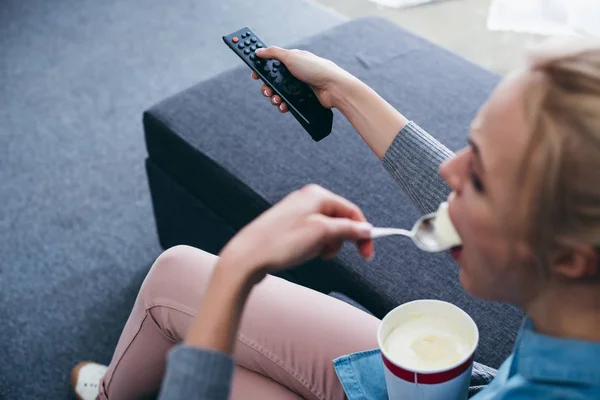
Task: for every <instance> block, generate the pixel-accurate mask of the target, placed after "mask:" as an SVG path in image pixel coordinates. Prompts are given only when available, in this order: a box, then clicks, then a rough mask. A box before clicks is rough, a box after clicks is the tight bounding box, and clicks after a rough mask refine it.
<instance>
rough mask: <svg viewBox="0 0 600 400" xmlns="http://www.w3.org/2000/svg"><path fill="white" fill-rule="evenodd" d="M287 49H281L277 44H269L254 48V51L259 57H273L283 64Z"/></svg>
mask: <svg viewBox="0 0 600 400" xmlns="http://www.w3.org/2000/svg"><path fill="white" fill-rule="evenodd" d="M287 52H288V50H285V49H282V48H281V47H277V46H270V47H267V48H266V49H265V48H262V49H256V51H255V53H256V55H257V56H259V57H261V58H275V59H277V60H279V61H282V62H283V63H284V64H285V58H286V57H287Z"/></svg>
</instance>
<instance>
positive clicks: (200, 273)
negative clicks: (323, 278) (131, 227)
mask: <svg viewBox="0 0 600 400" xmlns="http://www.w3.org/2000/svg"><path fill="white" fill-rule="evenodd" d="M216 260H217V257H216V256H214V255H211V254H208V253H206V252H203V251H202V250H198V249H195V248H192V247H187V246H177V247H173V248H171V249H169V250H167V251H165V252H164V253H163V254H162V255H161V256H160V257H159V258H158V259H157V260H156V262H155V263H154V265H153V266H152V269H151V270H150V272H149V273H148V276H147V277H146V279H145V281H144V283H143V285H142V287H141V289H140V292H139V294H138V297H137V300H136V302H135V305H134V306H133V310H132V312H131V315H130V316H129V320H128V321H127V324H126V325H125V328H124V330H123V333H122V334H121V337H120V339H119V343H118V345H117V348H116V350H115V353H114V355H113V359H112V361H111V363H110V366H109V368H108V371H107V372H106V375H105V376H104V378H103V380H102V382H101V385H100V395H99V397H98V398H99V399H111V400H118V399H137V398H144V397H147V396H149V395H152V394H155V393H156V392H157V391H158V389H159V387H160V384H161V380H162V377H163V374H164V372H165V366H166V354H167V352H168V351H169V349H170V348H171V347H172V346H173V345H175V344H176V343H178V342H181V341H182V340H183V339H184V337H185V334H186V332H187V330H188V327H189V326H190V323H191V321H192V319H193V318H194V314H195V312H196V309H197V308H198V305H199V304H200V302H201V301H202V297H203V294H204V291H205V290H206V287H207V284H208V282H209V280H210V277H211V272H212V269H213V266H214V265H215V262H216ZM378 324H379V320H378V319H377V318H375V317H373V316H371V315H369V314H367V313H365V312H362V311H360V310H358V309H356V308H354V307H352V306H350V305H348V304H346V303H344V302H342V301H339V300H337V299H334V298H332V297H329V296H326V295H324V294H322V293H318V292H316V291H313V290H310V289H307V288H304V287H302V286H299V285H295V284H293V283H290V282H288V281H285V280H283V279H280V278H276V277H273V276H268V277H267V278H266V279H265V280H264V281H263V282H261V283H260V284H259V285H257V286H256V287H255V288H254V290H253V291H252V293H251V295H250V298H249V300H248V303H247V304H246V308H245V311H244V314H243V317H242V322H241V326H240V332H239V335H238V340H237V344H236V348H235V360H236V369H235V372H234V378H233V383H232V394H231V398H232V399H266V400H268V399H280V400H286V399H299V398H306V399H344V398H345V395H344V391H343V389H342V386H341V385H340V383H339V381H338V379H337V376H336V374H335V370H334V368H333V364H332V360H333V359H334V358H336V357H338V356H342V355H345V354H348V353H353V352H357V351H362V350H367V349H372V348H376V347H377V339H376V331H377V327H378Z"/></svg>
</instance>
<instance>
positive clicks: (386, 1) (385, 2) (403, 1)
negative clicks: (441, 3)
mask: <svg viewBox="0 0 600 400" xmlns="http://www.w3.org/2000/svg"><path fill="white" fill-rule="evenodd" d="M369 1H370V2H371V3H375V4H377V5H380V6H384V7H392V8H402V7H413V6H418V5H421V4H427V3H433V2H434V1H436V0H369Z"/></svg>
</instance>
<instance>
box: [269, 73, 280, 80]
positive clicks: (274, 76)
mask: <svg viewBox="0 0 600 400" xmlns="http://www.w3.org/2000/svg"><path fill="white" fill-rule="evenodd" d="M277 76H278V74H277V72H271V73H270V74H269V77H270V78H273V79H276V78H277Z"/></svg>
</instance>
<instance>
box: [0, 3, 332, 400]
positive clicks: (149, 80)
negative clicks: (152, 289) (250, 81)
mask: <svg viewBox="0 0 600 400" xmlns="http://www.w3.org/2000/svg"><path fill="white" fill-rule="evenodd" d="M279 15H286V16H289V17H285V18H281V17H278V16H279ZM339 22H340V19H339V17H338V16H334V15H332V14H330V13H328V12H326V11H325V10H323V9H319V8H316V7H314V6H312V5H307V4H305V3H303V2H302V1H300V0H285V1H278V0H254V1H252V2H248V1H239V2H238V1H234V0H230V1H223V0H195V1H194V0H171V1H168V2H167V1H164V0H144V1H135V0H110V1H107V0H103V1H98V0H94V1H92V0H54V1H48V0H28V1H23V0H0V204H1V205H0V260H1V262H0V304H1V308H0V360H1V362H0V398H10V399H42V398H43V399H65V398H70V397H71V395H70V394H69V392H70V389H69V383H68V376H69V372H70V369H71V367H72V366H73V365H74V364H75V363H76V362H77V361H79V360H83V359H93V360H97V361H100V362H103V363H107V362H109V361H110V357H111V355H112V350H113V348H114V346H115V344H116V341H117V339H118V336H119V334H120V330H121V328H122V326H123V324H124V323H125V320H126V318H127V315H128V312H129V309H130V307H131V305H132V303H133V301H134V299H135V295H136V293H137V290H138V288H139V286H140V284H141V282H142V280H143V278H144V276H145V274H146V272H147V270H148V268H149V266H150V265H151V263H152V261H153V260H154V258H155V257H156V256H157V255H158V254H159V252H160V248H159V246H158V241H157V238H156V233H155V228H154V223H153V216H152V208H151V204H150V198H149V193H148V187H147V183H146V176H145V172H144V158H145V155H146V150H145V147H144V141H143V134H142V127H141V115H142V111H143V110H144V109H146V108H147V107H149V106H150V105H152V104H153V103H156V102H158V101H159V100H161V99H163V98H164V97H166V96H168V95H171V94H174V93H176V92H178V91H179V90H182V89H184V88H186V87H188V86H190V85H192V84H194V83H197V82H198V81H200V80H204V79H207V78H210V77H211V76H213V75H215V74H217V73H219V72H221V71H223V70H225V69H228V68H230V67H234V66H238V65H240V61H239V60H238V59H237V58H236V57H235V56H234V55H233V54H232V53H231V52H230V51H229V50H228V49H227V48H226V47H225V46H224V45H223V43H222V41H221V36H222V35H223V34H225V33H229V32H230V31H233V30H235V29H237V28H239V27H241V26H244V25H248V26H250V27H251V28H253V29H254V30H255V31H256V32H257V33H259V34H260V35H261V36H262V38H263V39H264V40H265V41H266V42H267V43H278V44H286V43H290V42H292V41H294V40H297V39H298V38H302V37H305V36H309V35H311V34H314V33H317V32H319V31H321V30H323V29H325V28H327V27H330V26H332V25H335V24H337V23H339ZM257 88H258V86H257ZM257 95H258V93H257ZM223 96H227V93H223ZM224 111H225V110H224Z"/></svg>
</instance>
